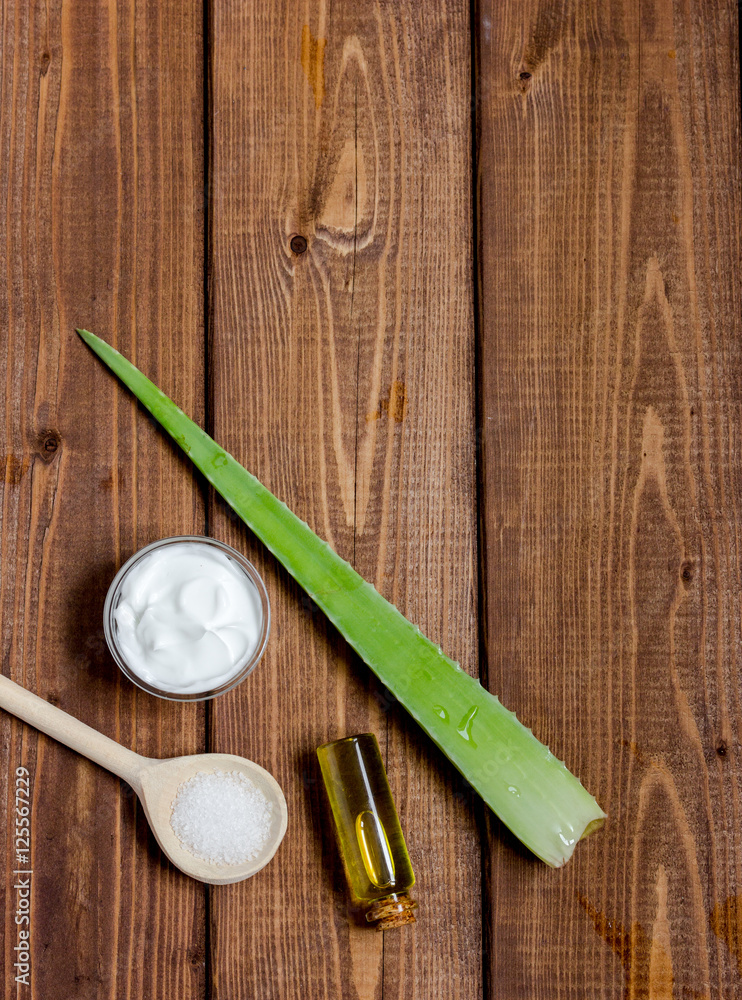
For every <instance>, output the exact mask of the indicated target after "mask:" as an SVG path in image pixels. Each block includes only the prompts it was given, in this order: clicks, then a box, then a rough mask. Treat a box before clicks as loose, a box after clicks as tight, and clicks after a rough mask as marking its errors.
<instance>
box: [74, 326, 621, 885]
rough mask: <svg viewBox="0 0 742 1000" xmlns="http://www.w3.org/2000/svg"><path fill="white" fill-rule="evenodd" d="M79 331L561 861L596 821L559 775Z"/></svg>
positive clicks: (452, 753)
mask: <svg viewBox="0 0 742 1000" xmlns="http://www.w3.org/2000/svg"><path fill="white" fill-rule="evenodd" d="M77 332H78V333H79V334H80V336H81V337H82V338H83V340H84V341H85V342H86V343H87V344H88V346H89V347H90V348H91V349H92V350H93V351H95V353H96V354H97V355H98V356H99V357H100V358H101V360H102V361H104V362H105V364H107V365H108V367H109V368H111V370H112V371H113V372H115V374H116V375H118V377H119V378H120V379H121V380H122V382H124V384H125V385H127V386H128V387H129V389H131V391H132V392H133V393H134V395H135V396H136V397H137V398H138V399H139V401H140V402H141V403H142V404H143V405H144V406H145V407H147V409H148V410H149V411H150V413H152V415H153V416H154V417H155V419H156V420H158V421H159V422H160V424H162V426H163V427H164V428H165V430H166V431H167V432H168V433H169V434H170V436H171V437H172V438H173V439H174V440H175V441H176V442H177V443H178V445H180V447H181V448H182V449H183V450H184V451H185V452H186V454H187V455H188V456H189V458H190V459H191V461H192V462H193V464H194V465H195V466H196V467H197V468H198V469H199V470H200V471H201V472H202V473H203V474H204V475H205V476H206V478H207V480H208V481H209V482H210V483H211V484H212V486H214V488H215V489H216V490H217V491H218V492H219V493H221V495H222V496H223V497H224V499H225V500H226V501H227V503H228V504H229V505H230V506H231V507H232V509H233V510H234V511H235V512H236V513H237V514H238V515H239V516H240V517H241V518H242V520H243V521H244V522H245V524H246V525H247V526H248V527H249V528H250V529H251V530H252V531H253V532H254V533H255V534H256V535H257V537H258V538H259V539H260V540H261V541H262V542H263V543H264V544H265V545H266V547H267V548H268V549H269V550H270V551H271V552H272V553H273V555H275V557H276V558H277V559H278V560H279V562H281V563H282V565H283V566H284V567H285V568H286V569H287V570H288V572H289V573H290V574H291V575H292V576H293V577H294V579H295V580H296V581H297V583H299V584H300V586H302V587H303V588H304V590H306V592H307V593H308V594H309V596H310V597H311V599H312V600H313V601H314V602H315V604H317V605H318V606H319V607H320V608H321V609H322V611H324V613H325V614H326V615H327V617H328V618H329V619H330V621H331V622H332V623H333V625H335V627H336V628H337V629H338V631H339V632H340V633H341V634H342V635H343V636H344V638H345V639H346V640H347V641H348V643H349V644H350V646H351V647H352V648H353V649H354V650H355V651H356V652H357V653H358V655H359V656H360V657H361V658H362V659H363V660H365V662H366V663H367V664H368V666H369V667H370V668H371V669H372V670H373V671H374V673H375V674H376V676H377V677H378V678H379V679H380V680H381V682H382V683H383V684H384V685H385V686H386V688H387V689H388V690H389V691H390V692H391V694H392V695H393V696H394V697H395V698H397V699H398V700H399V701H400V702H401V703H402V705H404V707H405V708H406V709H407V711H408V712H409V713H410V715H412V717H413V718H414V719H415V720H416V721H417V722H418V723H419V724H420V726H422V728H423V729H424V730H425V732H426V733H427V734H428V735H429V736H430V738H431V739H432V740H433V742H434V743H435V744H436V745H437V746H438V747H439V748H440V749H441V750H442V751H443V753H444V754H445V755H446V756H447V757H448V758H449V760H450V761H451V762H452V763H453V764H454V765H455V767H457V768H458V769H459V771H460V772H461V774H462V775H463V776H464V777H465V778H466V779H467V781H468V782H469V783H470V784H471V785H472V786H473V787H474V788H475V789H476V791H477V792H479V794H480V795H481V796H482V798H483V799H484V801H485V802H486V803H487V805H489V807H490V808H491V809H492V810H493V812H495V813H496V814H497V815H498V816H499V817H500V819H501V820H502V821H503V823H505V825H506V826H507V827H509V829H510V830H511V831H512V832H513V833H514V834H515V836H516V837H518V838H519V839H520V840H521V841H522V842H523V843H524V844H525V845H526V846H527V847H528V848H529V849H530V850H531V851H533V853H534V854H535V855H536V856H537V857H539V858H541V860H542V861H544V862H546V864H548V865H551V866H552V867H554V868H558V867H560V866H561V865H563V864H564V863H565V862H566V861H567V860H569V858H570V857H571V856H572V853H573V851H574V848H575V845H576V844H577V842H578V841H579V840H581V839H583V838H584V837H586V836H588V835H589V834H590V833H592V832H593V831H595V830H597V829H599V828H600V827H601V826H602V825H603V823H604V821H605V819H606V815H605V813H604V812H603V810H602V809H601V808H600V806H599V805H598V803H597V802H596V801H595V799H594V798H593V797H592V795H590V793H589V792H588V791H586V790H585V788H583V786H582V785H581V784H580V782H579V781H578V780H577V778H576V777H575V776H574V775H573V774H571V773H570V771H569V770H567V768H566V766H565V765H564V764H563V763H562V762H561V761H560V760H557V758H556V757H555V756H554V755H553V754H552V753H551V752H550V751H549V749H548V747H546V746H544V744H543V743H540V742H539V741H538V740H537V739H536V737H535V736H534V735H533V733H532V732H531V731H530V730H529V729H526V727H525V726H523V725H522V724H521V723H520V722H519V721H518V719H517V718H516V717H515V714H514V713H513V712H510V711H508V709H507V708H505V706H504V705H502V704H501V702H500V701H499V699H498V698H496V697H494V696H493V695H491V694H490V693H489V692H488V691H486V690H485V689H484V688H483V687H482V686H481V684H480V683H479V681H477V680H475V679H474V678H473V677H470V676H469V674H467V673H466V672H465V671H463V670H462V669H461V667H459V665H458V664H457V663H454V662H453V660H450V659H449V658H448V657H447V656H446V655H445V654H444V653H443V652H442V650H441V649H440V647H438V646H437V645H435V644H434V643H432V642H430V640H429V639H426V638H425V636H424V635H422V633H421V632H420V630H419V628H417V626H415V625H413V624H412V623H411V622H409V621H408V620H407V619H406V618H405V617H404V616H403V615H402V614H401V613H400V612H399V611H398V610H397V609H396V608H395V607H394V605H392V604H390V603H389V601H387V600H386V599H385V598H384V597H382V596H381V594H379V593H378V592H377V591H376V590H375V588H374V587H373V586H372V585H371V584H370V583H367V582H366V581H365V580H364V579H363V578H362V577H361V576H359V574H358V573H357V572H356V571H355V570H354V569H353V567H352V566H350V565H349V564H348V563H347V562H346V561H345V560H344V559H341V558H340V556H338V555H337V553H335V552H334V551H333V550H332V549H331V548H330V546H329V545H328V544H327V542H325V541H323V540H322V539H320V538H318V536H317V535H315V533H314V532H313V531H312V530H311V528H309V527H308V525H306V524H305V523H304V522H303V521H301V520H300V519H299V518H298V517H297V516H296V515H295V514H293V513H292V512H291V511H290V510H289V509H288V507H287V506H286V505H285V504H284V503H283V502H282V501H281V500H279V499H278V498H277V497H275V496H274V495H273V494H272V493H271V492H270V491H269V490H267V489H266V488H265V486H263V485H262V483H260V482H259V481H258V480H257V479H256V478H255V476H253V475H252V474H251V473H250V472H248V471H247V470H246V469H244V468H243V467H242V466H241V465H240V464H239V463H238V462H237V461H236V460H235V459H234V458H233V457H232V455H230V454H229V453H228V452H226V451H225V450H224V449H223V448H221V447H220V446H219V445H218V444H217V443H216V441H214V440H213V439H212V438H211V437H209V435H208V434H206V433H205V431H203V430H202V429H201V428H200V427H199V426H198V425H197V424H195V423H194V422H193V421H192V420H191V419H190V418H189V417H187V416H186V415H185V413H183V411H182V410H180V409H179V408H178V407H177V406H176V405H175V403H173V402H172V400H170V399H168V397H167V396H166V395H165V394H164V393H163V392H161V391H160V389H158V388H157V386H156V385H154V384H153V383H152V382H150V380H149V379H148V378H147V377H146V376H145V375H143V374H142V372H140V371H139V369H137V368H135V367H134V365H132V364H131V363H130V362H129V361H127V360H126V358H124V357H123V355H121V354H120V353H119V352H118V351H116V350H115V349H114V348H112V347H110V346H109V345H108V344H106V343H105V341H103V340H101V339H100V338H99V337H96V336H95V334H92V333H90V332H89V331H87V330H78V331H77Z"/></svg>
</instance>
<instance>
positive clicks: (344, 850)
mask: <svg viewBox="0 0 742 1000" xmlns="http://www.w3.org/2000/svg"><path fill="white" fill-rule="evenodd" d="M317 756H318V757H319V763H320V768H321V769H322V777H323V778H324V782H325V788H326V789H327V795H328V797H329V799H330V806H331V807H332V815H333V817H334V820H335V828H336V831H337V837H338V844H339V846H340V854H341V856H342V859H343V864H344V866H345V874H346V876H347V879H348V883H349V885H350V889H351V892H352V893H353V895H354V896H355V897H356V898H357V899H359V900H361V901H362V902H363V903H365V904H367V909H366V920H368V921H369V922H370V923H374V924H376V927H377V929H378V930H382V931H385V930H389V929H390V928H392V927H401V926H402V925H403V924H409V923H412V922H413V921H414V920H415V916H414V914H413V912H412V911H413V909H414V908H415V907H416V906H417V903H416V902H414V901H413V900H412V899H410V897H409V895H408V890H409V889H411V888H412V886H413V885H414V884H415V875H414V873H413V871H412V865H411V863H410V856H409V854H408V853H407V847H406V845H405V842H404V837H403V835H402V828H401V827H400V825H399V819H398V817H397V810H396V809H395V807H394V800H393V799H392V793H391V791H390V790H389V782H388V781H387V777H386V771H385V770H384V764H383V762H382V760H381V754H380V753H379V744H378V743H377V741H376V737H375V736H374V734H373V733H362V734H361V735H359V736H346V737H345V739H342V740H335V742H334V743H325V744H323V745H322V746H321V747H319V749H318V750H317Z"/></svg>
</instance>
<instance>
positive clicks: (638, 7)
mask: <svg viewBox="0 0 742 1000" xmlns="http://www.w3.org/2000/svg"><path fill="white" fill-rule="evenodd" d="M478 13H479V39H480V56H481V58H480V79H479V94H480V104H479V107H480V129H481V147H480V153H479V176H480V184H481V212H480V225H481V228H480V234H481V306H482V318H483V321H482V361H483V366H482V372H481V390H482V416H483V426H484V438H483V441H484V448H483V462H484V465H483V480H482V481H483V490H484V493H483V528H484V539H483V545H484V551H485V553H486V561H485V578H486V628H487V637H486V651H487V656H488V660H489V669H490V677H489V681H490V685H491V688H492V689H493V690H496V691H498V692H499V693H500V694H502V696H503V699H504V700H505V701H506V703H507V704H508V705H509V706H510V707H512V708H514V709H515V710H516V711H518V713H519V715H520V716H521V718H522V719H523V721H524V722H525V723H526V724H528V725H531V726H532V727H533V729H534V731H535V732H536V733H537V734H538V735H539V736H540V737H541V738H543V739H545V740H546V741H548V742H549V743H550V745H551V746H552V747H553V749H554V750H555V752H557V753H558V754H559V755H560V756H562V757H565V758H566V760H567V763H568V765H569V766H570V767H572V768H573V769H575V770H576V771H577V772H578V773H579V774H580V775H581V777H582V778H583V780H584V781H585V783H586V785H587V786H588V788H590V789H591V790H592V791H593V792H594V793H595V794H596V795H597V797H598V799H599V801H600V802H601V803H602V804H603V805H604V806H605V807H606V808H607V811H608V813H609V820H608V823H607V825H606V828H605V830H604V832H602V833H600V834H597V835H596V836H594V837H592V838H590V840H589V841H588V842H586V843H585V844H583V845H580V846H579V847H578V850H577V852H576V854H575V858H574V860H573V861H572V862H570V864H569V866H568V867H567V868H566V869H565V870H564V871H561V872H552V871H548V870H546V869H545V868H543V867H541V866H539V865H538V864H536V863H534V862H532V861H531V860H530V859H528V858H525V857H523V856H522V855H521V853H520V852H519V851H518V850H517V849H514V848H513V846H512V844H511V843H510V842H509V841H508V839H507V837H505V836H501V835H500V831H499V830H495V831H494V834H493V838H492V852H493V853H492V856H491V864H490V866H489V869H488V875H489V889H490V894H491V900H492V907H493V922H492V927H491V931H490V933H489V935H488V937H489V956H488V968H489V972H488V975H489V994H490V995H491V996H492V997H502V998H507V1000H516V998H519V997H522V998H526V997H527V998H529V1000H531V998H533V997H535V996H538V997H539V998H543V1000H554V998H567V997H570V998H576V997H586V998H587V997H589V998H591V1000H592V998H595V997H604V998H608V997H610V998H615V997H620V996H624V997H626V998H639V997H652V998H658V997H668V998H669V997H671V996H674V997H680V996H683V997H693V998H694V1000H701V998H711V997H714V998H731V997H733V996H738V995H739V992H740V988H741V986H740V972H741V971H742V965H740V937H739V928H740V914H742V909H740V906H741V905H742V904H741V903H740V900H742V895H740V892H741V891H742V885H741V883H740V875H741V874H742V873H741V871H740V857H741V853H740V847H741V846H742V845H741V844H740V824H739V797H740V767H739V752H740V698H739V684H740V674H739V663H740V627H739V620H740V616H739V583H740V580H739V566H740V551H739V534H740V517H739V504H740V479H739V468H740V465H739V463H740V437H739V427H740V400H741V393H740V385H742V378H741V376H742V356H741V347H742V337H741V336H740V334H741V332H742V331H741V330H740V301H739V274H740V271H739V267H740V253H739V250H740V243H739V234H740V207H741V206H740V161H739V124H740V108H739V62H738V42H737V39H738V35H737V11H736V4H734V3H732V2H730V0H708V2H704V3H686V2H680V0H678V2H673V0H642V2H641V3H638V4H637V3H628V2H621V0H615V2H611V3H605V2H598V0H595V2H590V3H573V2H568V0H565V2H558V3H551V2H549V3H547V2H538V0H529V2H526V3H524V4H514V3H506V4H501V3H493V2H491V0H482V2H481V3H480V6H479V12H478Z"/></svg>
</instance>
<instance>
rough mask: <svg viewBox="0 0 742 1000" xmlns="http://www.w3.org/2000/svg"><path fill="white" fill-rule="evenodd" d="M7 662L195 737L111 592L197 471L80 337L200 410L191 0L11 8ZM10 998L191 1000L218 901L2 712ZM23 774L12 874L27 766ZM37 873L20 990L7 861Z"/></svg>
mask: <svg viewBox="0 0 742 1000" xmlns="http://www.w3.org/2000/svg"><path fill="white" fill-rule="evenodd" d="M0 12H1V13H0V17H1V20H2V25H3V34H2V70H1V75H0V81H1V82H0V88H1V90H0V160H1V162H2V163H3V170H2V172H1V173H0V199H1V205H2V208H1V209H0V229H1V232H2V235H1V238H2V262H3V275H4V277H3V280H2V281H1V282H0V317H1V318H0V327H1V328H2V331H3V333H2V335H1V336H0V371H2V379H1V380H0V381H1V384H2V389H1V390H0V391H1V392H2V403H1V406H2V414H3V424H4V428H3V437H2V464H3V467H4V481H3V485H2V501H1V508H0V509H2V551H1V555H0V558H1V564H0V565H1V569H2V581H1V592H0V606H1V608H2V657H3V660H2V662H3V671H4V673H6V674H7V675H9V676H11V677H12V678H13V679H14V680H16V681H18V682H20V683H23V684H25V685H26V686H27V687H29V688H30V689H32V690H34V691H36V692H37V693H39V694H41V695H42V696H43V697H46V698H47V699H48V700H49V701H51V702H52V703H54V704H57V705H59V706H60V707H61V708H63V709H65V710H67V711H69V712H70V713H71V714H73V715H75V716H76V717H78V718H80V719H83V720H84V721H85V722H87V723H89V724H91V725H93V726H95V727H97V728H98V729H100V730H102V731H103V732H105V733H106V734H108V735H110V736H112V737H113V738H115V739H117V740H119V741H121V742H122V743H123V744H124V745H126V746H129V747H132V748H134V749H136V750H137V751H139V752H141V753H144V754H151V755H154V756H172V755H174V754H181V753H187V752H193V751H197V750H199V749H201V748H202V747H203V746H204V742H205V740H204V711H203V708H202V707H199V706H193V705H186V706H184V707H181V706H179V705H177V704H175V703H171V702H165V701H161V700H159V699H155V698H151V697H150V696H148V695H145V694H143V693H141V692H139V691H138V689H136V688H134V686H133V685H131V684H130V683H129V682H127V681H124V680H123V679H122V677H121V675H120V673H119V671H118V670H117V669H116V667H115V665H114V664H113V661H112V659H111V658H110V656H109V655H108V653H107V651H106V648H105V644H104V640H103V630H102V607H103V599H104V596H105V592H106V589H107V587H108V584H109V583H110V580H111V578H112V577H113V575H114V573H115V571H116V569H117V567H118V566H119V565H120V564H121V562H122V561H123V560H125V559H126V558H128V556H129V555H130V554H131V553H132V552H133V551H134V550H135V549H137V548H138V547H140V546H141V545H144V544H146V543H147V542H149V541H152V540H154V539H155V538H158V537H162V536H167V535H169V534H177V533H184V532H185V533H187V532H190V531H202V530H203V528H204V517H205V508H204V502H203V498H202V497H201V495H200V493H199V490H198V488H197V487H194V481H193V476H192V472H191V470H190V468H189V467H188V465H187V463H186V462H184V461H183V459H182V458H181V457H179V456H178V455H177V454H176V452H175V450H174V449H173V448H171V447H169V446H168V445H167V444H166V443H165V442H164V440H163V437H162V434H161V433H160V432H159V431H158V430H156V429H155V428H154V426H153V425H152V424H151V423H150V422H148V421H147V420H145V419H144V418H143V417H142V414H141V413H140V412H139V411H138V410H137V407H136V406H135V405H134V404H133V402H132V401H131V400H130V399H127V398H126V397H125V395H124V394H123V393H122V392H121V390H120V388H119V387H118V386H117V385H116V383H115V381H114V380H113V379H112V378H111V377H110V376H108V375H107V374H106V373H105V372H104V371H103V369H102V367H101V366H100V364H99V363H98V362H97V361H96V360H94V359H93V358H92V356H90V355H89V354H88V352H87V351H86V349H85V348H84V346H83V345H82V343H81V342H80V341H79V339H78V338H77V337H76V335H75V333H74V327H75V326H79V325H84V326H87V327H89V328H90V329H93V330H96V331H97V332H99V333H100V334H102V335H104V336H106V337H108V338H110V339H111V340H112V341H113V342H114V343H116V344H117V345H118V346H119V347H121V349H122V350H124V351H125V352H127V353H128V354H129V356H131V357H132V358H133V359H135V360H136V361H137V363H139V364H140V365H141V366H142V367H143V368H145V369H146V370H147V371H148V372H149V373H150V374H151V375H152V376H153V378H156V379H157V381H158V382H159V383H160V384H161V385H162V386H163V388H164V389H165V390H166V391H167V392H170V393H171V394H172V395H173V396H174V397H175V398H177V399H178V400H180V401H181V403H182V404H183V405H184V406H185V407H186V408H187V409H189V410H190V411H191V412H192V413H194V415H195V416H196V418H199V417H201V418H203V415H204V385H205V380H204V366H203V361H204V334H203V323H202V291H201V289H202V277H203V224H202V216H203V143H202V137H203V121H202V93H203V57H202V46H201V34H202V13H201V8H200V4H198V3H196V2H193V3H186V4H183V3H180V2H177V3H176V2H163V3H159V4H156V5H153V4H145V3H136V2H134V0H129V2H120V3H117V4H104V3H98V4H72V3H64V4H63V3H61V2H60V0H49V2H43V3H42V2H40V0H33V2H29V3H25V2H22V3H21V2H14V0H4V2H2V3H1V4H0ZM0 727H2V755H1V756H2V774H3V779H4V787H3V795H2V803H3V805H2V809H3V830H4V837H3V860H4V878H3V883H4V937H3V954H4V971H3V977H4V978H3V983H4V989H3V995H4V996H6V997H11V996H13V997H15V996H19V997H21V996H22V997H29V996H30V997H33V998H38V1000H50V998H53V997H60V996H65V997H74V998H75V1000H83V998H85V1000H87V998H92V997H96V998H98V997H103V996H105V997H117V998H124V997H127V998H129V997H131V998H134V997H146V996H177V997H202V996H203V995H204V992H205V989H206V985H205V963H204V958H205V920H204V904H205V896H204V891H203V888H202V887H201V886H199V885H198V884H197V883H195V882H193V881H191V880H190V879H188V878H186V877H185V876H183V875H181V874H180V873H179V872H177V871H175V869H173V868H172V867H171V866H170V865H169V864H168V863H165V862H164V861H163V860H162V859H161V857H160V855H159V851H158V849H157V846H156V844H155V842H154V839H153V838H152V837H151V836H150V835H148V831H147V826H146V821H145V820H144V817H143V814H142V812H141V810H140V809H139V808H138V805H137V803H136V800H135V797H134V795H133V793H132V792H131V790H130V789H129V788H128V787H126V786H125V785H124V784H123V783H122V782H119V780H118V779H116V778H115V777H113V776H112V775H110V774H108V773H106V772H104V771H102V770H101V769H100V768H97V767H96V766H95V765H93V764H90V763H88V762H86V761H85V760H83V759H82V758H81V757H78V756H76V755H75V754H73V753H72V752H70V751H68V750H66V749H65V748H63V747H61V746H60V745H58V744H56V743H55V742H53V741H52V740H49V739H46V738H44V737H41V736H38V735H37V734H36V733H35V731H33V730H32V729H30V728H27V727H24V726H22V725H21V724H20V723H17V722H15V721H13V722H11V721H10V719H9V717H8V716H6V715H5V714H4V713H3V714H2V718H1V719H0ZM19 765H23V766H25V767H26V768H27V769H28V770H29V771H30V779H31V785H32V792H31V800H32V811H31V831H32V832H31V842H32V846H31V851H30V855H29V858H30V860H29V861H28V863H22V864H20V865H19V864H18V863H17V857H16V852H15V837H14V825H13V823H12V822H11V820H12V818H13V815H14V814H13V808H14V794H15V787H14V773H15V768H16V767H17V766H19ZM19 867H20V868H22V869H27V868H30V867H32V868H33V875H32V894H31V901H30V912H31V922H30V941H31V961H30V964H31V977H30V989H27V988H26V987H25V986H23V985H22V984H20V983H16V982H15V980H14V977H15V974H16V971H17V970H16V969H14V967H13V963H14V961H15V954H16V953H15V952H14V948H15V946H16V944H17V941H18V927H17V926H16V923H15V914H16V909H17V905H18V902H19V894H18V890H16V889H15V888H14V885H15V884H16V883H15V880H14V875H13V874H12V873H13V870H14V869H17V868H19Z"/></svg>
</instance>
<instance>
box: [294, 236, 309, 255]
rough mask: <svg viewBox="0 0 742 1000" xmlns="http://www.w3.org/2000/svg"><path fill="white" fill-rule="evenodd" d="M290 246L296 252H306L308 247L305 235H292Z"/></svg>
mask: <svg viewBox="0 0 742 1000" xmlns="http://www.w3.org/2000/svg"><path fill="white" fill-rule="evenodd" d="M290 246H291V249H292V250H293V251H294V253H304V251H305V250H306V249H307V241H306V238H305V237H304V236H292V237H291V243H290Z"/></svg>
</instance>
